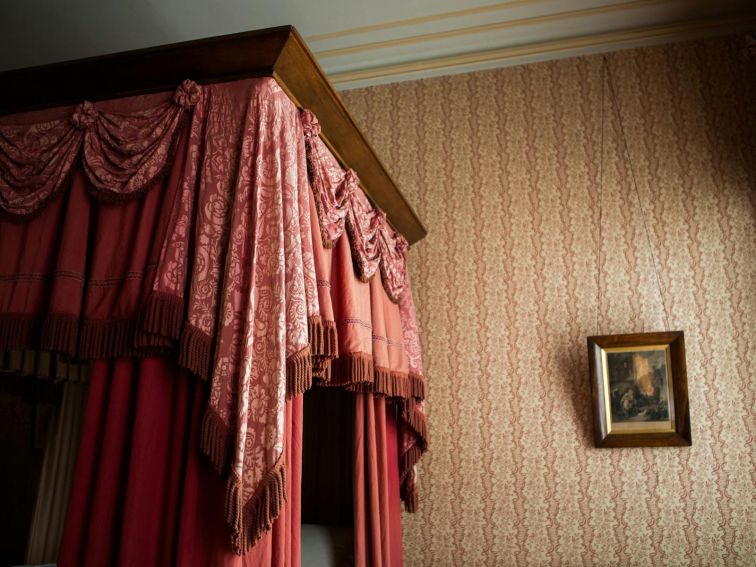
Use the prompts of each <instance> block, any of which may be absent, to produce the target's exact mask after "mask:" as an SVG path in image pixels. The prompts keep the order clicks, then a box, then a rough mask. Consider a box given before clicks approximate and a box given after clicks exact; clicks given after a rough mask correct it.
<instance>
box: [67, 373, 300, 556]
mask: <svg viewBox="0 0 756 567" xmlns="http://www.w3.org/2000/svg"><path fill="white" fill-rule="evenodd" d="M205 386H206V383H205V382H203V381H201V380H200V379H198V378H196V377H195V376H194V375H192V374H191V373H189V372H187V371H186V370H183V369H180V368H178V367H177V366H176V364H175V363H173V362H170V361H167V360H165V359H160V358H146V359H142V360H138V359H118V360H115V361H102V360H101V361H96V362H95V363H94V365H93V368H92V378H91V384H90V393H89V399H88V401H87V406H86V411H85V412H84V419H83V426H82V434H81V442H80V449H79V453H78V457H77V461H76V467H75V473H74V481H73V485H72V489H71V496H70V503H69V507H68V512H67V515H66V521H65V527H64V530H63V532H64V533H63V542H62V545H61V549H60V553H59V556H58V564H59V565H60V566H61V567H68V566H71V567H90V566H91V567H99V566H102V567H105V566H107V567H113V566H126V565H129V566H130V565H139V566H140V567H149V566H155V567H158V566H163V565H177V566H182V567H251V566H255V567H258V566H262V565H266V566H267V565H270V566H275V567H298V566H299V564H300V563H299V561H300V547H299V546H300V543H299V542H300V539H299V526H300V512H299V507H300V500H299V490H298V487H299V485H300V483H301V474H302V472H301V457H302V448H301V447H302V397H301V396H298V397H296V398H293V399H292V400H290V401H289V402H287V406H286V410H285V423H284V428H285V431H286V437H285V448H284V450H285V452H286V457H287V462H288V463H289V465H288V468H287V482H290V483H291V484H290V485H289V486H287V489H288V493H287V494H288V495H289V498H288V500H287V502H286V505H285V506H284V509H283V511H282V513H281V515H280V516H279V518H278V519H277V520H276V521H275V522H274V524H273V527H272V529H271V531H269V532H267V533H266V534H265V535H264V536H263V537H262V538H261V539H260V540H259V541H258V543H257V545H255V546H254V547H252V548H251V549H250V551H249V552H248V553H247V554H245V555H244V556H238V555H236V554H235V553H234V551H233V549H232V547H231V543H230V541H229V537H228V526H227V525H226V523H225V520H224V518H225V516H224V510H223V496H224V494H225V486H224V483H223V480H222V479H221V477H219V476H218V474H217V473H216V472H215V471H214V470H213V468H212V466H211V465H210V463H209V462H208V460H207V458H206V457H204V456H203V455H202V454H201V452H200V450H199V434H200V424H201V417H202V410H203V408H204V405H205V403H206V392H205Z"/></svg>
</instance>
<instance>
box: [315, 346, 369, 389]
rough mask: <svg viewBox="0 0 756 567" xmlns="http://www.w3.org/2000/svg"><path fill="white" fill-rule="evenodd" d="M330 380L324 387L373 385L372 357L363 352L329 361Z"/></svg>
mask: <svg viewBox="0 0 756 567" xmlns="http://www.w3.org/2000/svg"><path fill="white" fill-rule="evenodd" d="M330 366H331V379H330V380H329V381H328V382H327V383H325V384H324V385H326V386H352V385H356V384H365V383H367V385H368V386H369V385H371V384H372V383H373V372H374V367H373V357H372V355H370V354H366V353H364V352H355V353H349V354H343V355H341V356H340V357H339V358H335V359H333V360H331V361H330Z"/></svg>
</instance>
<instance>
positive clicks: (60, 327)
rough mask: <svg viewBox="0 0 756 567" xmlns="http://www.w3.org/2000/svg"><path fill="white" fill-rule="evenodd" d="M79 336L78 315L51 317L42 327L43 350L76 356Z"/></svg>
mask: <svg viewBox="0 0 756 567" xmlns="http://www.w3.org/2000/svg"><path fill="white" fill-rule="evenodd" d="M78 336H79V318H78V317H77V316H76V315H63V314H60V315H49V316H48V317H47V319H45V322H44V324H43V325H42V349H43V350H49V351H56V352H62V353H65V354H69V355H71V356H76V340H77V339H78Z"/></svg>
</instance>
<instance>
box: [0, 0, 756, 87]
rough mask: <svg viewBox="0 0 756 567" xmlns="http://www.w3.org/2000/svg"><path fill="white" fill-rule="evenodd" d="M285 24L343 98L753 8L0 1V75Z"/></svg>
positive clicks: (632, 39)
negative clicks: (348, 91)
mask: <svg viewBox="0 0 756 567" xmlns="http://www.w3.org/2000/svg"><path fill="white" fill-rule="evenodd" d="M284 24H293V25H295V26H296V27H297V28H298V29H299V31H300V33H302V35H303V36H304V37H305V39H306V40H307V42H308V44H309V45H310V47H311V49H312V50H313V51H314V52H315V54H316V57H317V58H318V61H319V62H320V64H321V66H322V67H323V68H324V69H325V71H326V72H327V73H328V75H329V76H330V77H331V80H332V81H333V82H334V83H335V84H336V86H337V87H338V88H342V89H345V88H355V87H360V86H366V85H372V84H378V83H386V82H394V81H401V80H408V79H415V78H420V77H427V76H433V75H441V74H449V73H457V72H464V71H472V70H478V69H488V68H493V67H501V66H505V65H513V64H520V63H527V62H531V61H538V60H544V59H553V58H558V57H567V56H571V55H578V54H584V53H597V52H603V51H612V50H616V49H623V48H627V47H635V46H639V45H649V44H653V43H662V42H668V41H676V40H680V39H688V38H694V37H703V36H707V35H717V34H724V33H735V32H744V31H752V30H754V29H756V0H561V1H560V0H508V1H502V2H491V1H488V2H486V1H481V0H380V1H376V0H372V1H368V0H321V1H320V2H313V1H312V0H279V1H276V2H274V1H269V2H263V1H259V0H225V1H221V0H131V1H129V2H123V1H121V2H118V1H116V0H0V70H6V69H13V68H19V67H27V66H31V65H40V64H44V63H52V62H56V61H65V60H69V59H77V58H80V57H88V56H92V55H100V54H105V53H113V52H118V51H124V50H129V49H137V48H140V47H148V46H154V45H160V44H165V43H173V42H177V41H186V40H191V39H197V38H202V37H209V36H214V35H222V34H228V33H234V32H240V31H245V30H251V29H258V28H265V27H271V26H278V25H284ZM2 86H3V87H5V86H6V85H2Z"/></svg>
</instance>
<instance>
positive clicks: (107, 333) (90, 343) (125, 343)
mask: <svg viewBox="0 0 756 567" xmlns="http://www.w3.org/2000/svg"><path fill="white" fill-rule="evenodd" d="M134 329H135V325H134V321H133V320H132V319H122V320H120V321H119V320H115V321H114V320H108V321H98V320H89V321H84V324H83V325H82V327H81V335H80V336H79V357H80V358H82V359H88V358H121V357H127V356H132V355H133V354H134V343H133V337H134Z"/></svg>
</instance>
